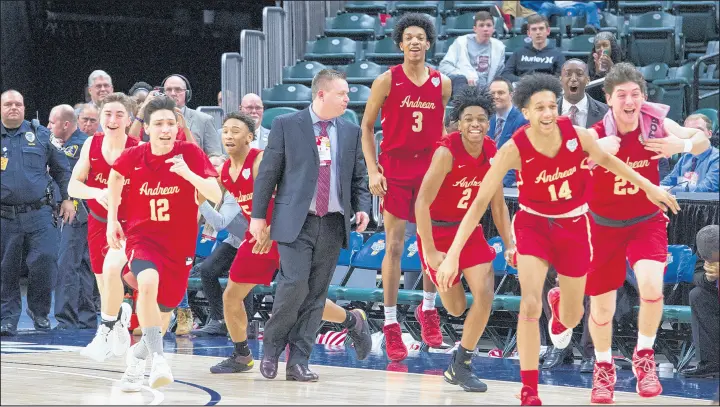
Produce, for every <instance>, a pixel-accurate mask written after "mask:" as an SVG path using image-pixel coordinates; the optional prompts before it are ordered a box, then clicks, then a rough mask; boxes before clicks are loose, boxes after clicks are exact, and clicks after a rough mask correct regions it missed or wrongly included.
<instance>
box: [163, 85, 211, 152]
mask: <svg viewBox="0 0 720 407" xmlns="http://www.w3.org/2000/svg"><path fill="white" fill-rule="evenodd" d="M162 86H163V88H164V91H165V94H167V95H168V96H170V97H171V98H172V99H173V100H174V101H175V104H176V105H177V107H178V108H180V110H181V111H182V114H183V116H184V117H185V120H186V121H187V125H188V127H189V128H190V131H192V135H193V136H194V137H195V140H196V141H197V142H198V145H199V146H200V148H202V150H203V151H204V152H205V154H207V155H208V157H214V156H221V155H223V153H222V148H221V147H220V136H219V135H218V132H217V130H216V129H215V124H214V123H213V118H212V116H210V115H209V114H207V113H203V112H198V111H197V110H193V109H190V108H189V107H187V102H189V101H190V98H191V97H192V88H191V87H190V82H188V80H187V79H186V78H185V77H184V76H182V75H178V74H174V75H170V76H168V77H167V78H165V80H164V81H163V84H162Z"/></svg>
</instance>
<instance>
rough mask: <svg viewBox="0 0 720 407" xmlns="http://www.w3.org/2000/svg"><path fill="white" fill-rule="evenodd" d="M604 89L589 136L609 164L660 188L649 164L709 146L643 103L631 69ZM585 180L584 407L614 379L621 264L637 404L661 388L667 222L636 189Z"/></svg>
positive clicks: (612, 178)
mask: <svg viewBox="0 0 720 407" xmlns="http://www.w3.org/2000/svg"><path fill="white" fill-rule="evenodd" d="M604 87H605V93H606V99H607V101H608V105H610V106H611V111H610V112H608V114H607V116H606V118H605V120H602V121H600V122H598V123H597V124H595V125H594V126H593V127H592V128H591V129H590V133H597V136H598V137H599V138H600V139H601V140H602V139H606V138H608V137H610V138H616V139H618V140H619V150H616V151H617V153H616V154H615V155H616V156H617V158H619V159H620V160H621V161H623V162H626V163H627V164H628V165H629V166H631V167H632V168H634V169H635V170H636V171H637V172H639V173H640V174H641V175H643V176H644V177H646V178H647V179H648V180H650V182H652V183H653V184H655V185H659V182H660V173H659V167H658V162H657V161H656V160H657V158H659V157H660V156H668V157H669V156H670V155H672V154H675V153H682V152H686V153H687V152H689V153H692V154H694V155H698V154H700V153H702V152H703V151H705V150H706V149H707V148H708V147H709V146H710V143H709V142H708V139H707V137H705V136H704V135H703V133H702V132H701V131H699V130H696V129H689V128H684V127H681V126H680V125H678V124H677V123H675V122H674V121H672V120H670V119H668V118H666V117H664V116H665V113H667V111H668V110H669V108H668V107H666V106H664V105H657V104H648V103H647V102H646V101H645V95H646V91H647V88H646V83H645V79H644V78H643V77H642V74H641V73H640V72H639V71H638V70H637V69H636V68H635V67H634V66H633V65H632V64H628V63H620V64H615V66H613V68H612V69H611V70H610V72H608V75H607V76H606V77H605V85H604ZM651 110H656V111H655V112H652V111H651ZM651 137H653V138H651ZM591 179H592V181H591V190H590V197H589V205H590V213H591V215H592V216H593V218H594V220H595V224H594V225H593V230H592V244H593V247H594V249H595V255H594V256H593V261H592V263H591V267H590V271H589V272H588V280H587V287H586V293H587V294H588V295H589V296H590V299H591V302H590V318H589V323H590V334H591V336H592V340H593V344H594V345H595V369H594V374H593V389H592V392H591V396H590V401H591V402H592V403H612V402H613V399H614V387H615V381H616V380H617V379H616V375H615V364H614V363H613V361H612V354H611V345H612V319H613V316H614V314H615V304H616V296H617V289H618V288H620V286H622V284H623V282H624V281H625V274H626V262H629V264H630V267H632V269H633V270H634V272H635V276H636V277H637V282H638V288H639V291H640V313H639V315H638V329H639V332H638V342H637V347H636V348H635V352H634V354H633V372H634V373H635V376H636V377H637V386H636V390H637V392H638V394H639V395H640V396H642V397H653V396H657V395H659V394H660V393H662V385H661V384H660V381H659V380H658V377H657V373H656V371H655V354H654V351H653V345H654V342H655V335H656V333H657V328H658V325H659V324H660V321H661V319H662V312H663V291H662V289H663V274H664V271H665V262H666V260H667V245H668V236H667V224H668V218H667V217H666V216H665V214H664V213H662V212H661V211H659V210H658V208H657V207H656V206H655V205H653V203H652V202H650V201H649V200H648V198H647V197H646V195H645V193H644V192H642V191H640V189H639V188H638V186H637V184H636V183H634V182H629V181H628V180H627V179H626V178H623V177H620V176H616V175H615V174H612V173H608V172H607V171H606V170H605V169H603V168H596V169H593V170H592V177H591ZM617 208H622V210H618V209H617ZM564 299H565V297H563V300H564Z"/></svg>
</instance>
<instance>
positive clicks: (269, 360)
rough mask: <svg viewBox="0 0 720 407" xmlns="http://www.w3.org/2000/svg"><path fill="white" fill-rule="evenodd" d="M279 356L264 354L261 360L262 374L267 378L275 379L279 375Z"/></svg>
mask: <svg viewBox="0 0 720 407" xmlns="http://www.w3.org/2000/svg"><path fill="white" fill-rule="evenodd" d="M277 370H278V358H276V357H270V356H265V355H263V358H262V360H261V361H260V374H262V375H263V376H264V377H265V378H266V379H274V378H275V376H277Z"/></svg>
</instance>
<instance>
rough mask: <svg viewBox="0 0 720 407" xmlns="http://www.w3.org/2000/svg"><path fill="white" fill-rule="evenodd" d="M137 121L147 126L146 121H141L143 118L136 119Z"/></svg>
mask: <svg viewBox="0 0 720 407" xmlns="http://www.w3.org/2000/svg"><path fill="white" fill-rule="evenodd" d="M135 120H136V121H138V122H140V123H141V124H145V120H143V119H141V118H139V117H135Z"/></svg>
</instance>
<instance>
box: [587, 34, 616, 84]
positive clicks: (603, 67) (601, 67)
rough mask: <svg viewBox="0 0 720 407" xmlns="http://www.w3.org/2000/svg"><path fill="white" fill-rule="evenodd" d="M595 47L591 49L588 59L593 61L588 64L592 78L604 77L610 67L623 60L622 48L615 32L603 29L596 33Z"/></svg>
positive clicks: (592, 79)
mask: <svg viewBox="0 0 720 407" xmlns="http://www.w3.org/2000/svg"><path fill="white" fill-rule="evenodd" d="M593 44H594V46H593V49H592V51H590V58H589V59H588V61H591V62H592V63H591V64H590V66H588V72H589V74H590V80H591V81H594V80H596V79H600V78H604V77H605V75H607V73H608V71H610V68H612V67H613V65H615V64H617V63H618V62H622V54H623V52H622V48H620V45H619V44H618V42H617V39H616V38H615V34H613V33H611V32H608V31H603V32H600V33H598V34H597V35H595V40H594V41H593Z"/></svg>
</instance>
